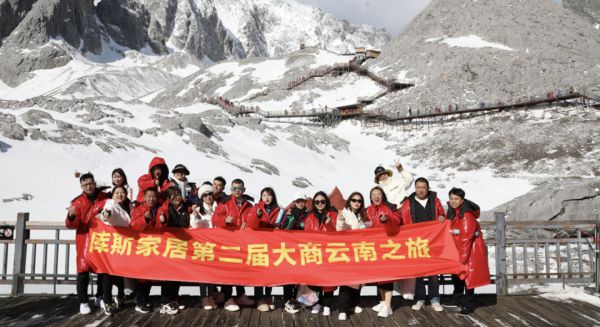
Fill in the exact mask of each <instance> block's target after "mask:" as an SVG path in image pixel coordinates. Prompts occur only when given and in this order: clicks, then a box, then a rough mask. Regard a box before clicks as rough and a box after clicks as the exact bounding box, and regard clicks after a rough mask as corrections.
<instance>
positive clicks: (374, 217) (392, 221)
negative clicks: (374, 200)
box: [367, 203, 402, 234]
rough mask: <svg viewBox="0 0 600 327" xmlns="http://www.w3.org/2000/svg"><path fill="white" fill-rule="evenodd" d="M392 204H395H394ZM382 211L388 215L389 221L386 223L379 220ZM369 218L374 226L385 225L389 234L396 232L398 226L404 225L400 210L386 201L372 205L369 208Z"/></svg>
mask: <svg viewBox="0 0 600 327" xmlns="http://www.w3.org/2000/svg"><path fill="white" fill-rule="evenodd" d="M392 206H394V205H393V204H392ZM382 213H383V214H385V215H386V216H387V221H386V222H385V223H382V222H381V221H379V216H380V215H381V214H382ZM367 218H368V219H369V221H371V224H372V225H371V227H372V228H374V227H385V229H386V231H387V233H388V234H396V233H397V232H398V227H400V225H402V222H401V220H400V213H398V210H393V209H392V208H390V206H389V205H387V204H384V203H381V204H380V205H375V204H372V205H370V206H369V207H368V208H367Z"/></svg>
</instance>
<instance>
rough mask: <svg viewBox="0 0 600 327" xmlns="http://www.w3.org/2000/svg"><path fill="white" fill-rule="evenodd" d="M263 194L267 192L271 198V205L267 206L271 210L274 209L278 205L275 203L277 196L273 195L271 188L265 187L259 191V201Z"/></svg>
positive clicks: (273, 191)
mask: <svg viewBox="0 0 600 327" xmlns="http://www.w3.org/2000/svg"><path fill="white" fill-rule="evenodd" d="M264 192H267V193H268V194H269V195H270V196H272V197H273V201H271V204H270V205H269V206H270V207H271V208H276V207H277V206H279V204H278V203H277V195H275V190H273V188H272V187H265V188H263V189H262V190H261V191H260V198H261V200H262V195H263V193H264Z"/></svg>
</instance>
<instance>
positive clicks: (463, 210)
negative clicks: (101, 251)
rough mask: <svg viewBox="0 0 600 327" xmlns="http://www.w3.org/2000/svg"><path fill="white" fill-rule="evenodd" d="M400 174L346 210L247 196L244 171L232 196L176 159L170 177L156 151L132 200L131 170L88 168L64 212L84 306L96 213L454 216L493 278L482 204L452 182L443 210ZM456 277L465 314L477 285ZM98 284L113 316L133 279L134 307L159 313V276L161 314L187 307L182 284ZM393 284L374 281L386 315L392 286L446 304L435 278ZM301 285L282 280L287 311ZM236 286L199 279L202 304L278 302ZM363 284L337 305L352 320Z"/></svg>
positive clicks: (467, 249) (241, 219) (142, 225)
mask: <svg viewBox="0 0 600 327" xmlns="http://www.w3.org/2000/svg"><path fill="white" fill-rule="evenodd" d="M394 173H395V172H393V171H392V170H391V169H386V168H384V167H383V166H378V167H377V168H376V169H375V171H374V182H375V184H376V186H374V187H373V188H372V189H371V190H370V192H369V196H368V199H369V203H370V205H369V206H367V201H366V199H365V197H364V196H363V194H362V193H360V192H353V193H352V194H350V195H349V196H348V198H347V200H346V201H345V205H344V208H343V209H341V210H338V209H336V208H334V207H333V206H332V205H331V203H330V199H329V197H328V195H327V194H326V193H325V192H322V191H320V192H317V193H316V194H314V196H313V197H312V208H308V206H307V199H308V197H307V196H306V195H305V194H303V193H298V194H297V195H296V196H295V198H294V199H293V204H292V205H290V206H289V207H287V208H284V207H282V206H281V203H279V202H278V200H277V195H276V193H275V190H274V189H273V188H271V187H266V188H264V189H262V190H261V192H260V194H259V199H258V201H256V203H255V204H254V202H255V201H254V199H253V198H252V197H251V196H249V195H247V194H245V191H246V188H245V184H244V181H243V180H241V179H239V178H238V179H234V180H233V181H232V182H231V186H230V188H229V190H230V194H226V193H225V187H226V184H227V183H226V180H225V179H224V178H223V177H220V176H219V177H216V178H214V179H213V180H212V181H206V182H203V183H202V184H200V185H197V184H194V183H191V182H190V181H188V179H187V176H188V175H189V174H190V172H189V170H188V169H187V168H186V167H185V166H184V165H181V164H178V165H176V166H175V167H174V168H173V170H172V171H171V174H172V175H171V176H169V169H168V166H167V164H166V162H165V160H164V159H162V158H159V157H155V158H153V159H152V161H151V162H150V165H149V167H148V173H147V174H144V175H142V176H141V177H140V178H139V179H138V188H139V190H138V193H137V196H136V197H135V198H134V195H133V189H132V188H131V187H130V185H129V183H128V181H127V176H126V175H125V172H124V171H123V170H122V169H120V168H117V169H115V170H114V171H113V172H112V176H111V177H112V188H108V187H97V185H96V181H95V179H94V176H93V175H92V174H91V173H86V174H82V175H80V176H79V181H80V186H81V189H82V193H81V194H80V195H79V196H77V197H76V198H75V199H73V200H72V201H71V205H70V207H69V208H68V213H67V217H66V220H65V222H66V226H67V227H68V228H72V229H76V246H77V272H78V274H77V294H78V297H79V300H80V313H82V314H87V313H90V311H91V309H90V306H89V304H88V291H87V288H88V285H89V278H90V277H89V276H90V272H91V268H90V266H89V264H88V263H87V262H86V260H85V257H84V254H83V251H84V246H85V242H86V239H87V236H88V231H89V227H90V223H91V222H92V221H93V220H98V222H101V223H104V224H108V225H112V226H117V227H128V228H131V229H132V230H134V231H155V230H160V229H161V228H164V227H171V228H191V229H194V228H225V229H242V228H250V229H255V230H266V229H284V230H305V231H312V232H335V231H343V230H350V229H364V228H376V227H382V228H385V229H388V230H390V229H395V228H397V227H398V226H401V225H409V224H417V223H420V222H425V221H439V222H443V221H444V220H446V219H449V220H451V224H452V229H451V231H452V234H453V237H454V240H455V243H456V246H457V249H458V252H459V254H460V261H461V263H463V264H465V265H466V267H467V270H468V271H469V275H468V278H479V279H485V278H487V279H488V280H489V271H488V266H487V254H486V253H485V252H486V249H485V244H484V243H483V238H482V233H481V230H480V227H479V223H478V222H477V218H478V217H479V207H478V206H477V205H476V204H475V203H473V202H471V201H469V200H467V199H465V192H464V191H463V190H462V189H458V188H453V189H451V190H450V192H449V197H450V201H449V202H448V209H447V211H445V210H444V208H443V206H442V203H441V201H440V200H439V199H438V197H437V194H436V193H435V192H433V191H431V190H430V188H429V182H428V180H427V179H425V178H422V177H421V178H417V179H416V180H415V181H414V187H415V192H414V193H412V194H410V195H409V194H408V193H407V190H408V189H409V188H410V187H411V186H412V185H413V176H412V175H411V174H410V173H409V172H408V171H407V170H405V169H404V168H403V166H402V165H401V164H400V163H399V162H396V173H397V174H396V175H394ZM452 281H453V284H454V293H453V296H452V299H451V301H449V302H448V303H444V306H447V307H450V306H452V307H458V308H459V314H461V315H468V314H470V313H472V312H473V309H474V307H473V296H474V290H473V289H468V288H467V287H466V284H465V281H464V280H462V279H460V278H459V277H458V276H453V278H452ZM98 282H99V287H98V293H97V294H96V305H98V306H99V307H101V308H102V309H103V310H104V312H105V313H106V314H107V315H112V314H113V313H114V312H115V310H118V309H120V308H122V306H123V301H124V299H125V293H124V288H125V285H126V284H129V285H130V288H132V289H133V290H134V294H135V302H136V306H135V310H136V311H138V312H140V313H148V312H151V311H152V306H151V305H150V302H149V294H150V289H151V286H152V285H153V284H158V285H160V287H161V308H160V312H161V313H165V314H176V313H177V312H178V311H180V310H183V309H185V306H184V305H183V304H182V303H180V302H179V301H178V294H179V288H180V285H181V283H179V282H174V281H162V282H157V281H146V280H130V279H124V278H123V277H119V276H112V275H108V274H99V275H98ZM471 285H472V284H471ZM113 286H116V287H117V289H118V295H117V296H116V297H114V298H113V296H112V289H113ZM394 286H395V285H394V283H393V282H381V283H378V284H377V289H378V294H379V298H380V302H379V304H377V305H376V306H374V307H373V308H372V309H373V310H375V311H377V312H378V316H379V317H389V316H390V315H391V314H392V303H391V301H392V294H393V291H394V289H396V290H397V291H398V292H400V293H401V295H402V296H404V298H405V299H409V300H414V305H412V309H414V310H421V309H422V308H423V306H424V305H425V303H426V302H425V301H426V300H427V297H429V300H430V303H431V306H432V308H433V309H434V310H435V311H443V310H444V307H443V306H442V304H440V294H439V282H438V276H424V277H420V278H416V279H405V280H401V281H397V282H396V287H394ZM426 286H427V291H428V292H426ZM306 287H308V288H309V289H310V290H312V291H314V292H316V293H318V294H319V302H318V303H316V304H314V305H313V306H312V307H311V308H310V310H311V312H312V313H313V314H319V313H321V312H322V314H323V315H325V316H329V315H331V312H332V308H333V302H334V291H335V290H336V289H337V287H320V286H313V285H306ZM298 288H299V285H283V296H284V301H285V304H284V310H285V311H287V312H289V313H296V312H298V311H299V310H301V309H302V305H301V304H300V303H299V302H298V301H297V299H296V296H297V295H298V294H297V291H298ZM235 290H236V294H235V296H234V295H233V286H231V285H213V284H201V285H200V296H201V301H202V307H203V308H204V309H206V310H212V309H215V308H217V307H219V306H223V308H224V309H225V310H228V311H238V310H240V306H254V305H256V306H257V309H258V310H260V311H270V310H274V309H275V305H274V302H273V298H272V296H271V290H272V288H271V287H255V288H254V298H251V297H249V296H248V295H246V288H245V287H244V286H235ZM360 291H361V285H344V286H340V287H339V296H338V301H337V302H338V308H337V309H338V311H339V316H338V318H339V319H340V320H346V319H347V317H348V314H351V313H360V312H362V311H363V308H361V307H360V306H359V300H360Z"/></svg>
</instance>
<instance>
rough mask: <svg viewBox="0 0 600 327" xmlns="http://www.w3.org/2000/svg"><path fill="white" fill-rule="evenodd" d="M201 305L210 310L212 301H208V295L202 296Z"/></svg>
mask: <svg viewBox="0 0 600 327" xmlns="http://www.w3.org/2000/svg"><path fill="white" fill-rule="evenodd" d="M202 307H203V308H204V310H212V309H213V306H212V303H210V298H209V297H203V298H202Z"/></svg>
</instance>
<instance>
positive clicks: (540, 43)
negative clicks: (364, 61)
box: [368, 0, 600, 113]
mask: <svg viewBox="0 0 600 327" xmlns="http://www.w3.org/2000/svg"><path fill="white" fill-rule="evenodd" d="M598 53H600V33H598V30H596V29H595V28H594V27H593V26H592V25H591V24H589V22H588V21H587V20H584V19H582V18H581V16H579V15H577V14H574V13H573V12H571V11H569V10H566V9H564V8H563V7H561V6H560V5H559V4H556V3H555V2H553V1H551V0H537V1H522V0H501V1H492V2H490V1H477V0H467V1H464V0H433V1H431V3H430V4H429V5H428V6H427V7H426V8H425V9H424V10H423V12H421V13H420V14H419V15H418V16H417V17H415V18H414V19H413V21H412V22H411V23H410V24H409V25H408V26H407V27H406V28H405V29H404V30H403V31H402V32H401V33H400V35H398V36H397V37H396V38H394V39H393V40H392V41H390V43H388V45H387V46H386V47H385V49H384V51H383V53H382V56H381V57H380V58H378V59H377V60H375V61H373V62H371V63H368V66H369V67H370V68H371V69H374V70H376V71H378V72H379V73H380V74H383V75H385V76H387V77H388V78H400V79H402V78H409V79H414V80H416V81H417V85H416V87H414V88H411V89H410V92H406V93H404V94H402V95H400V96H394V97H391V96H390V97H386V98H384V99H382V100H381V102H380V103H379V105H378V106H375V108H376V109H379V108H381V109H382V110H386V111H396V112H402V113H406V112H407V111H408V108H409V107H411V108H413V110H415V109H416V108H421V109H425V110H427V109H429V108H432V107H435V106H442V107H447V106H448V104H460V105H463V106H464V105H467V106H477V105H478V103H479V102H480V101H484V102H485V103H494V104H495V103H498V102H503V103H510V102H517V101H518V100H519V98H521V99H522V98H524V97H531V96H535V95H545V94H546V93H548V92H549V91H552V90H557V89H569V88H570V87H574V88H576V89H578V90H580V91H581V92H588V93H590V94H596V95H598V94H600V65H598Z"/></svg>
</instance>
